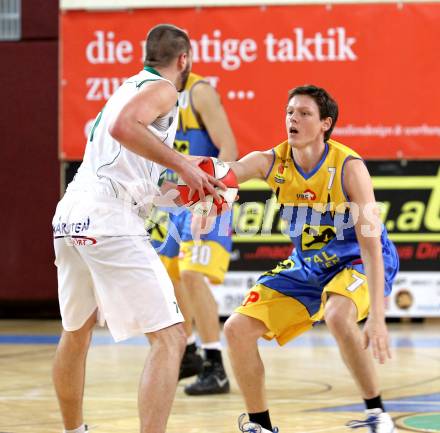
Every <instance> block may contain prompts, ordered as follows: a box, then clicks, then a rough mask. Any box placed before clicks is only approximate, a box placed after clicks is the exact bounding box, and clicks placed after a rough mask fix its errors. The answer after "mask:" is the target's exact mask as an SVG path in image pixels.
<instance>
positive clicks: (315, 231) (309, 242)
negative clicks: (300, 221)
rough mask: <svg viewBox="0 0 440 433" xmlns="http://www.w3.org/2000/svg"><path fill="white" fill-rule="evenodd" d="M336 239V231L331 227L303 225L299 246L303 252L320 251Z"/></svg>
mask: <svg viewBox="0 0 440 433" xmlns="http://www.w3.org/2000/svg"><path fill="white" fill-rule="evenodd" d="M335 237H336V229H335V227H333V226H310V225H308V224H305V225H304V228H303V233H302V239H301V245H302V249H303V251H305V250H320V249H321V248H324V247H325V246H326V245H327V244H328V243H329V242H330V241H331V240H332V239H334V238H335Z"/></svg>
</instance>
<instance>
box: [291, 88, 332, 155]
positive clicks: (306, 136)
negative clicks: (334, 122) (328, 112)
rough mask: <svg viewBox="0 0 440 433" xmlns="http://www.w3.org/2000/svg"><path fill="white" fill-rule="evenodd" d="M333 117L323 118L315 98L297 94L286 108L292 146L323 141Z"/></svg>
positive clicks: (302, 145) (298, 146)
mask: <svg viewBox="0 0 440 433" xmlns="http://www.w3.org/2000/svg"><path fill="white" fill-rule="evenodd" d="M330 125H331V119H330V118H327V119H324V120H321V119H320V118H319V108H318V105H317V104H316V102H315V100H314V99H313V98H311V97H310V96H307V95H295V96H294V97H293V98H291V99H290V101H289V103H288V104H287V108H286V130H287V140H288V142H289V144H290V145H291V146H294V147H297V148H301V147H305V146H307V145H309V144H313V143H321V142H322V141H323V140H324V133H325V131H326V130H327V129H328V128H329V127H330Z"/></svg>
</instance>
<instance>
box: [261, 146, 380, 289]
mask: <svg viewBox="0 0 440 433" xmlns="http://www.w3.org/2000/svg"><path fill="white" fill-rule="evenodd" d="M273 153H274V161H273V165H272V167H271V169H270V171H269V173H268V175H267V178H266V182H267V183H268V184H269V185H270V187H271V188H272V190H273V191H274V192H275V195H276V197H277V199H278V202H279V203H280V204H281V205H282V218H283V220H284V222H285V228H284V232H285V233H286V234H287V233H288V234H289V236H290V238H291V239H292V242H293V244H294V245H295V256H296V259H297V260H300V261H301V262H302V264H303V265H304V267H306V268H309V269H310V270H311V271H312V275H314V276H315V278H316V281H314V283H316V284H319V283H320V282H322V279H323V278H325V277H326V276H328V275H329V273H331V272H332V271H335V270H337V269H340V268H341V266H346V265H347V264H349V263H353V262H354V263H355V262H356V261H358V260H359V259H360V249H359V245H358V242H357V239H356V233H355V230H354V224H353V219H352V214H351V212H350V203H349V201H350V198H349V197H348V196H347V194H346V192H345V191H344V187H343V179H344V167H345V164H346V162H347V161H349V160H350V159H361V157H360V156H359V155H358V154H357V153H356V152H354V151H353V150H351V149H350V148H348V147H346V146H344V145H343V144H341V143H338V142H336V141H334V140H329V141H328V142H326V143H325V150H324V154H323V156H322V158H321V160H320V161H319V163H318V164H317V166H316V167H315V168H314V169H313V170H312V171H311V172H309V173H305V172H304V171H303V170H302V169H301V167H299V166H298V165H297V164H296V163H295V160H294V158H293V154H292V149H291V146H290V145H289V144H288V142H287V141H285V142H283V143H281V144H280V145H278V146H276V147H275V148H274V149H273ZM386 236H387V235H386V231H385V230H384V232H383V234H382V243H384V242H386V241H387V238H386Z"/></svg>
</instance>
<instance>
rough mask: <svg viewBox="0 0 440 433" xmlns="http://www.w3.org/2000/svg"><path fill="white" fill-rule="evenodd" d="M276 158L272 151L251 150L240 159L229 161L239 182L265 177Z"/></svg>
mask: <svg viewBox="0 0 440 433" xmlns="http://www.w3.org/2000/svg"><path fill="white" fill-rule="evenodd" d="M273 160H274V155H273V152H272V151H270V150H269V151H265V152H259V151H256V152H251V153H248V154H247V155H245V156H243V158H241V159H240V160H239V161H233V162H228V164H229V165H230V166H231V168H232V170H233V171H234V173H235V175H236V176H237V180H238V183H243V182H246V181H247V180H249V179H265V178H266V176H267V174H268V172H269V170H270V168H271V166H272V164H273Z"/></svg>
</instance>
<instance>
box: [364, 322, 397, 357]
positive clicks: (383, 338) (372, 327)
mask: <svg viewBox="0 0 440 433" xmlns="http://www.w3.org/2000/svg"><path fill="white" fill-rule="evenodd" d="M369 345H370V346H371V349H372V351H373V356H374V358H376V359H377V360H378V361H379V363H380V364H384V363H385V361H386V360H387V359H391V352H390V347H389V340H388V330H387V326H386V324H385V320H384V319H383V318H382V319H376V318H374V317H371V316H370V317H368V319H367V321H366V322H365V326H364V331H363V347H364V349H367V347H368V346H369Z"/></svg>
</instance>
